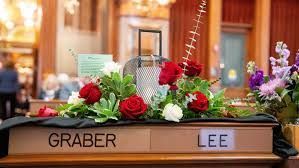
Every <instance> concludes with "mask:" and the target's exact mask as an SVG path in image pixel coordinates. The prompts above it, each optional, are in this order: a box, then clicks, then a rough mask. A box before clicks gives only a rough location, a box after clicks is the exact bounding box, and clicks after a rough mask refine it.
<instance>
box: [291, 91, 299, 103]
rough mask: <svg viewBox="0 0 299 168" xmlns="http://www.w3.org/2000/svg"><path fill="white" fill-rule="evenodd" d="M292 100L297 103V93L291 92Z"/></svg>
mask: <svg viewBox="0 0 299 168" xmlns="http://www.w3.org/2000/svg"><path fill="white" fill-rule="evenodd" d="M292 99H293V100H294V102H297V101H299V92H298V91H294V92H293V95H292Z"/></svg>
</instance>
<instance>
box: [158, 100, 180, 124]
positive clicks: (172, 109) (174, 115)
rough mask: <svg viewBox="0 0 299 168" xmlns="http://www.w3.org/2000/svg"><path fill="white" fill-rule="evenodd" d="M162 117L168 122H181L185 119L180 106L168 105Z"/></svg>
mask: <svg viewBox="0 0 299 168" xmlns="http://www.w3.org/2000/svg"><path fill="white" fill-rule="evenodd" d="M162 116H163V117H165V120H167V121H175V122H180V119H181V118H182V117H183V111H182V109H181V108H180V107H179V106H178V105H176V104H172V103H168V104H167V105H166V106H165V107H164V110H163V113H162Z"/></svg>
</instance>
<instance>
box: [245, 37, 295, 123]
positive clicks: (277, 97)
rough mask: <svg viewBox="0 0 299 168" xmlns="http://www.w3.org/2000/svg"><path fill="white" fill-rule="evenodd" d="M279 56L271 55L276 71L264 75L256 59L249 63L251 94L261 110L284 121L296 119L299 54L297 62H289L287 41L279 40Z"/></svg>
mask: <svg viewBox="0 0 299 168" xmlns="http://www.w3.org/2000/svg"><path fill="white" fill-rule="evenodd" d="M275 52H276V53H277V55H278V58H274V57H270V63H271V67H272V72H271V74H269V75H266V74H264V72H263V71H262V70H260V69H259V68H258V67H257V66H256V65H255V63H254V62H252V61H250V62H249V63H248V64H247V72H248V73H249V74H250V78H249V87H250V93H249V95H248V97H249V98H250V99H252V98H254V100H255V107H256V108H257V110H258V111H262V112H267V113H270V114H272V115H274V116H276V117H277V118H278V120H279V121H280V122H282V123H288V122H292V121H294V120H295V119H296V118H297V116H298V113H297V109H298V104H299V75H298V72H299V69H298V68H299V53H297V54H296V61H295V64H293V65H289V61H288V58H289V56H290V51H289V50H288V48H287V45H286V44H285V43H283V42H277V44H276V47H275Z"/></svg>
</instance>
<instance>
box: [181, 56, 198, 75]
mask: <svg viewBox="0 0 299 168" xmlns="http://www.w3.org/2000/svg"><path fill="white" fill-rule="evenodd" d="M186 63H187V65H186V71H185V75H187V76H190V77H193V76H198V75H199V74H200V73H201V71H202V68H203V65H202V64H197V63H196V62H194V61H190V60H188V61H187V62H186ZM179 66H180V67H181V68H184V66H185V65H184V63H183V62H182V63H179Z"/></svg>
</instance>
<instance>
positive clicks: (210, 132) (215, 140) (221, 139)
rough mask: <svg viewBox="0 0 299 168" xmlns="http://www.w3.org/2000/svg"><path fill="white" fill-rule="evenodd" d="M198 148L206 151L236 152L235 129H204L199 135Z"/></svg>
mask: <svg viewBox="0 0 299 168" xmlns="http://www.w3.org/2000/svg"><path fill="white" fill-rule="evenodd" d="M198 147H199V148H200V150H204V151H205V150H206V151H232V150H235V131H234V130H233V129H213V128H203V129H201V130H200V131H199V134H198Z"/></svg>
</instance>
